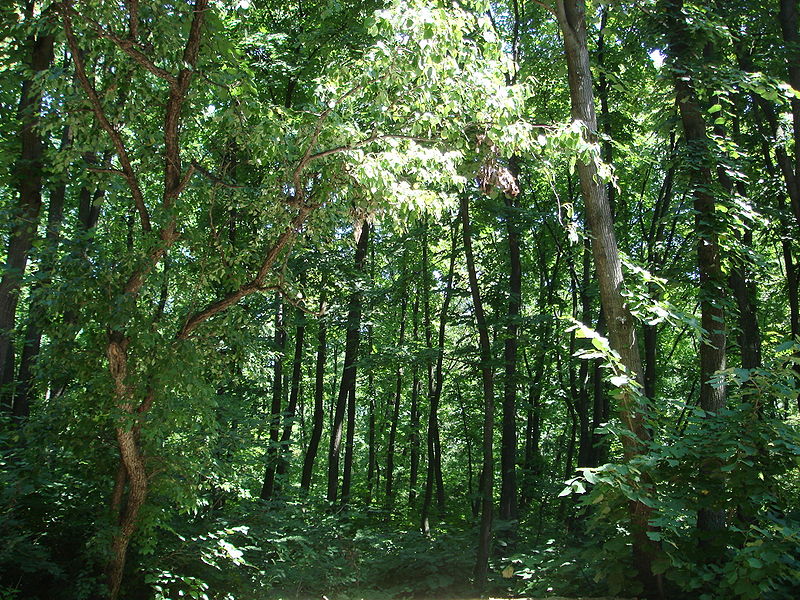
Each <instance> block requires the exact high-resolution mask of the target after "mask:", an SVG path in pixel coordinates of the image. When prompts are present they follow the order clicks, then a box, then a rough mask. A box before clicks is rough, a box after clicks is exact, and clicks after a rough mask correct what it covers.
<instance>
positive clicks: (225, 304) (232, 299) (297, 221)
mask: <svg viewBox="0 0 800 600" xmlns="http://www.w3.org/2000/svg"><path fill="white" fill-rule="evenodd" d="M315 208H317V206H316V205H307V204H306V205H302V206H301V207H300V210H299V211H298V213H297V215H296V216H295V217H294V219H292V222H291V223H290V224H289V225H288V226H287V227H286V229H284V231H283V232H282V233H281V235H280V236H278V239H277V240H275V243H274V244H273V245H272V247H271V248H270V249H269V251H268V252H267V254H266V256H265V257H264V260H263V261H262V263H261V267H260V268H259V269H258V273H257V274H256V276H255V277H254V278H253V279H252V280H251V281H249V282H248V283H245V284H244V285H242V286H240V287H239V288H237V289H236V290H234V291H232V292H230V293H229V294H227V295H226V296H224V297H222V298H220V299H219V300H217V301H215V302H212V303H211V304H209V305H207V306H206V307H205V308H204V309H202V310H200V311H199V312H196V313H195V314H193V315H191V316H190V317H189V318H187V319H186V321H185V323H184V325H183V327H181V329H180V331H179V332H178V333H177V335H176V336H175V339H176V340H185V339H187V338H188V337H189V336H190V335H191V334H192V332H193V331H194V330H195V329H196V328H197V326H198V325H200V324H201V323H203V322H204V321H207V320H208V319H210V318H211V317H213V316H214V315H216V314H219V313H221V312H223V311H224V310H226V309H228V308H230V307H231V306H233V305H234V304H236V303H237V302H239V300H241V299H242V298H244V297H245V296H249V295H250V294H252V293H254V292H259V291H262V290H264V289H267V288H265V287H264V280H265V279H266V277H267V275H268V274H269V272H270V270H271V269H272V267H273V266H274V265H275V262H276V261H277V259H278V257H279V256H280V255H281V253H282V252H283V251H284V249H285V248H286V247H287V246H289V245H291V243H292V242H293V241H294V239H295V237H296V236H297V234H298V233H299V231H300V228H301V227H302V225H303V223H304V222H305V221H306V219H307V218H308V216H309V215H310V214H311V213H312V212H313V211H314V209H315ZM269 289H271V288H269Z"/></svg>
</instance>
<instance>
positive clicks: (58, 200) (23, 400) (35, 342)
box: [14, 127, 71, 419]
mask: <svg viewBox="0 0 800 600" xmlns="http://www.w3.org/2000/svg"><path fill="white" fill-rule="evenodd" d="M70 138H71V132H70V128H69V127H64V132H63V134H62V136H61V148H60V150H65V149H66V148H67V146H68V145H69V143H70ZM66 194H67V182H66V178H65V177H62V178H61V179H60V181H58V183H57V185H55V187H53V188H52V189H51V190H50V203H49V206H48V212H47V232H46V233H45V240H46V241H47V244H48V251H49V252H53V253H54V252H55V251H56V250H57V249H58V246H59V243H60V239H61V225H62V223H63V221H64V199H65V197H66ZM54 260H55V257H54V256H49V257H48V258H47V260H42V265H41V267H40V268H41V271H43V272H44V274H45V279H44V281H45V285H46V283H47V282H49V281H51V274H52V270H53V264H52V263H53V261H54ZM37 288H38V286H37ZM31 296H32V298H31V301H30V307H29V309H28V325H27V327H26V329H25V345H24V347H23V348H22V356H21V357H20V364H19V374H18V376H17V389H16V393H15V394H14V417H16V418H17V419H25V418H27V417H28V415H29V414H30V407H31V393H32V388H33V381H34V366H35V364H36V359H37V357H38V356H39V350H40V349H41V345H42V320H43V318H44V314H43V313H44V311H43V310H42V307H41V306H40V305H39V303H38V302H37V300H36V298H35V296H36V293H35V292H32V293H31Z"/></svg>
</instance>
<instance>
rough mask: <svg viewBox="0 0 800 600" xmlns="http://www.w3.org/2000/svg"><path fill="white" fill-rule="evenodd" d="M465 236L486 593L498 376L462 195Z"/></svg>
mask: <svg viewBox="0 0 800 600" xmlns="http://www.w3.org/2000/svg"><path fill="white" fill-rule="evenodd" d="M461 226H462V229H461V233H462V237H463V240H464V257H465V259H466V263H467V274H468V276H469V287H470V292H471V294H472V307H473V310H474V312H475V325H476V327H477V329H478V342H479V347H480V368H481V381H482V384H483V444H482V447H483V467H482V472H481V523H480V529H479V533H478V552H477V556H476V559H475V568H474V569H473V574H474V577H475V585H476V587H478V588H479V589H482V588H483V587H484V586H485V585H486V578H487V575H488V573H489V555H490V554H491V551H492V509H493V506H492V496H493V492H494V457H493V454H492V452H493V436H494V372H493V370H492V365H491V361H492V350H491V341H490V338H489V327H488V325H487V323H486V314H485V313H484V311H483V300H482V298H481V291H480V288H479V287H478V275H477V272H476V270H475V258H474V257H473V253H472V226H471V223H470V218H469V199H468V197H467V196H466V194H462V195H461Z"/></svg>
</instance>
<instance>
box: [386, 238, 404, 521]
mask: <svg viewBox="0 0 800 600" xmlns="http://www.w3.org/2000/svg"><path fill="white" fill-rule="evenodd" d="M401 264H402V266H401V269H400V280H401V286H400V332H399V333H398V336H397V348H398V349H399V350H400V351H402V350H403V344H404V342H405V333H406V307H407V306H408V295H407V294H406V291H407V289H408V283H407V279H406V277H407V275H406V252H405V250H404V251H403V257H402V259H401ZM394 376H395V384H394V397H393V399H392V408H391V414H390V417H389V419H390V423H389V439H388V441H387V445H386V484H385V485H386V490H385V491H386V493H385V497H384V499H383V502H384V504H383V506H384V509H385V510H386V512H387V513H388V514H389V516H391V514H392V511H393V509H394V452H395V444H396V443H397V427H398V425H399V421H400V398H401V396H402V392H403V365H402V361H399V360H398V363H397V367H396V368H395V374H394Z"/></svg>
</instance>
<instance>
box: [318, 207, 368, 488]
mask: <svg viewBox="0 0 800 600" xmlns="http://www.w3.org/2000/svg"><path fill="white" fill-rule="evenodd" d="M369 228H370V225H369V222H368V221H367V220H363V221H362V223H361V228H360V231H359V232H358V240H357V242H356V252H355V267H356V271H357V272H358V273H363V272H364V264H365V260H366V257H367V247H368V246H369ZM361 295H362V294H361V292H360V291H354V292H353V293H352V294H350V302H349V307H348V312H347V335H346V337H345V348H344V366H343V367H342V378H341V380H340V382H339V394H338V396H337V398H336V408H335V413H334V416H333V427H332V429H331V443H330V448H329V450H328V495H327V498H328V502H336V499H337V497H338V492H339V457H340V455H341V450H342V425H343V423H344V415H345V408H346V407H347V404H348V397H349V396H350V388H354V387H355V384H356V360H357V358H358V346H359V343H360V341H361V336H360V328H361ZM352 401H353V402H354V401H355V396H353V399H352Z"/></svg>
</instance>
